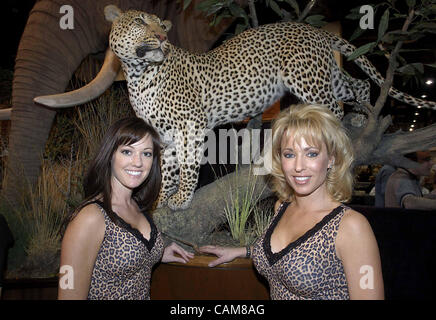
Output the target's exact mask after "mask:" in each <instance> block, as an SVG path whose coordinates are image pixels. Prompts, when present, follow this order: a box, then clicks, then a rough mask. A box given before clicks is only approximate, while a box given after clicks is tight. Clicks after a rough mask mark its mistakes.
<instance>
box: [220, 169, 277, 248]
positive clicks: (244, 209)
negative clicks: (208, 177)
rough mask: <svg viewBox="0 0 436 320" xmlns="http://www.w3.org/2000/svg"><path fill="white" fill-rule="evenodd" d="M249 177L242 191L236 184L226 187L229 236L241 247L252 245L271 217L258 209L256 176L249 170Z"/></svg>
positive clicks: (225, 211) (225, 210) (225, 209)
mask: <svg viewBox="0 0 436 320" xmlns="http://www.w3.org/2000/svg"><path fill="white" fill-rule="evenodd" d="M237 170H238V166H236V171H237ZM249 177H250V178H249V180H248V184H247V186H246V187H245V188H244V189H243V190H240V189H239V188H236V187H235V185H236V184H235V185H229V186H228V200H227V201H226V205H225V208H224V214H225V217H226V220H227V223H228V226H229V229H230V233H231V236H232V238H233V239H234V240H235V241H237V242H238V243H239V245H241V246H245V245H250V244H252V243H253V242H254V241H255V240H256V239H257V238H258V237H259V236H260V235H262V233H263V231H264V230H265V227H266V226H267V225H268V224H269V219H270V217H271V215H270V212H265V211H264V210H260V208H259V207H258V202H259V200H260V193H258V195H257V196H255V194H256V193H255V189H256V181H257V179H258V176H256V175H254V174H253V172H252V170H250V174H249ZM250 218H252V219H250Z"/></svg>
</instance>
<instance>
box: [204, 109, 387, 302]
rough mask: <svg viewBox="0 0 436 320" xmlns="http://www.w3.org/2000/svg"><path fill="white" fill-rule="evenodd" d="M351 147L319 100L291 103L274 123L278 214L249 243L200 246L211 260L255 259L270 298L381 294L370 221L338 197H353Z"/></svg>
mask: <svg viewBox="0 0 436 320" xmlns="http://www.w3.org/2000/svg"><path fill="white" fill-rule="evenodd" d="M352 163H353V148H352V145H351V142H350V139H349V138H348V136H347V134H346V132H345V130H344V128H343V127H342V125H341V122H340V121H339V120H338V119H337V118H336V117H335V116H334V114H333V113H332V112H331V111H329V110H328V109H327V108H326V107H324V106H319V105H294V106H291V107H290V108H288V109H286V110H283V111H282V112H281V113H280V115H279V116H278V117H277V119H276V120H275V121H274V124H273V127H272V172H271V174H272V177H273V190H274V191H275V193H276V194H277V196H278V198H279V200H278V201H277V203H276V205H275V210H274V211H275V215H274V217H273V218H272V221H271V223H270V225H269V227H268V228H267V230H265V232H264V234H263V235H262V236H261V237H260V238H259V239H258V240H257V241H256V242H255V244H254V246H252V247H250V246H248V247H246V248H243V247H242V248H229V247H227V248H226V247H219V246H205V247H202V248H200V250H201V251H203V252H205V253H211V254H215V255H217V256H218V259H217V260H215V261H213V262H211V263H210V266H211V267H212V266H215V265H218V264H220V263H224V262H227V261H231V260H233V259H235V258H237V257H250V256H252V257H253V263H254V265H255V266H256V269H257V270H258V271H259V273H261V274H262V275H263V276H265V278H266V279H267V280H268V283H269V287H270V295H271V299H292V300H307V299H313V300H333V299H383V297H384V293H383V278H382V272H381V262H380V255H379V251H378V246H377V242H376V239H375V237H374V234H373V232H372V229H371V226H370V225H369V223H368V221H367V220H366V219H365V217H364V216H363V215H361V214H360V213H358V212H356V211H354V210H352V209H351V208H349V207H347V206H346V205H344V204H343V203H344V202H346V201H348V200H349V199H350V198H351V194H352V189H353V176H352V173H351V165H352Z"/></svg>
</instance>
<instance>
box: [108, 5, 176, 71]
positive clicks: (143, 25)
mask: <svg viewBox="0 0 436 320" xmlns="http://www.w3.org/2000/svg"><path fill="white" fill-rule="evenodd" d="M105 15H106V19H107V20H109V21H112V28H111V32H110V36H109V45H110V47H111V49H112V51H113V52H114V53H115V54H116V55H117V56H118V57H119V58H120V59H121V60H124V61H131V60H137V59H140V60H145V61H147V62H151V63H159V62H162V61H163V60H164V58H165V54H164V52H165V50H164V47H165V44H166V43H167V41H168V38H167V32H168V31H169V30H170V29H171V26H172V24H171V22H170V21H168V20H161V19H159V18H158V17H157V16H155V15H153V14H148V13H146V12H142V11H136V10H129V11H126V12H124V13H123V12H121V10H120V9H118V8H117V7H115V6H107V7H106V8H105Z"/></svg>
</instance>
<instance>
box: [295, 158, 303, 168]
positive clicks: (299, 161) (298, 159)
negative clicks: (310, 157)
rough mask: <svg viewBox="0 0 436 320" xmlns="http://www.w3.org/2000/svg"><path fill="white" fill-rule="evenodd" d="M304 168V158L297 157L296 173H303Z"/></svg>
mask: <svg viewBox="0 0 436 320" xmlns="http://www.w3.org/2000/svg"><path fill="white" fill-rule="evenodd" d="M304 167H305V165H304V159H303V157H301V156H297V157H296V158H295V171H296V172H301V171H303V170H304Z"/></svg>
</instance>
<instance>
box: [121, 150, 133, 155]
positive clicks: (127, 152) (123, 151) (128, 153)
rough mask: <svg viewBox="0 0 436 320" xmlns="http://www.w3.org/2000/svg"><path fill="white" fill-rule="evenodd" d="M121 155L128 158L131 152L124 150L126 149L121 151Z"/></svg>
mask: <svg viewBox="0 0 436 320" xmlns="http://www.w3.org/2000/svg"><path fill="white" fill-rule="evenodd" d="M121 153H122V154H124V155H126V156H128V155H130V154H131V153H132V152H131V151H130V150H126V149H124V150H121Z"/></svg>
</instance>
